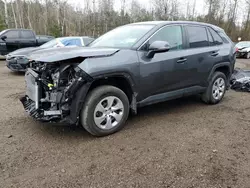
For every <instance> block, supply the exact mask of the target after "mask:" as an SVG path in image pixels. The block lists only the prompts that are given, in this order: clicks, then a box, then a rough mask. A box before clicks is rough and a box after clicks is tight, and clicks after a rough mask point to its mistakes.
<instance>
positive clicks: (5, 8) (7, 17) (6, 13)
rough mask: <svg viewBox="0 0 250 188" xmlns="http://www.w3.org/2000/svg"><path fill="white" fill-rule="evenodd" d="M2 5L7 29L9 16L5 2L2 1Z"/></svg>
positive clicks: (5, 0)
mask: <svg viewBox="0 0 250 188" xmlns="http://www.w3.org/2000/svg"><path fill="white" fill-rule="evenodd" d="M3 3H4V15H5V24H6V26H7V27H9V14H8V5H7V0H3Z"/></svg>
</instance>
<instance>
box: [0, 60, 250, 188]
mask: <svg viewBox="0 0 250 188" xmlns="http://www.w3.org/2000/svg"><path fill="white" fill-rule="evenodd" d="M249 65H250V61H248V60H244V59H240V60H238V63H237V66H238V67H241V68H247V67H249ZM0 77H1V79H0V96H1V98H0V110H1V115H0V126H1V127H0V151H1V152H0V182H1V184H0V187H3V188H7V187H18V188H19V187H74V188H75V187H143V188H145V187H178V188H179V187H180V188H182V187H183V188H187V187H189V188H191V187H195V188H196V187H204V188H210V187H211V188H214V187H225V188H230V187H231V188H233V187H237V188H248V187H250V136H249V135H250V116H249V114H250V100H249V98H250V94H249V93H240V92H234V91H229V92H228V93H227V94H226V97H225V99H224V101H223V102H222V103H221V104H219V105H216V106H207V105H205V104H203V103H201V102H200V100H199V99H198V98H196V97H191V98H186V99H179V100H175V101H171V102H167V103H162V104H158V105H153V106H149V107H146V108H142V109H139V114H138V115H137V116H132V117H130V118H129V120H128V122H127V126H126V127H125V129H124V130H122V131H121V132H119V133H117V134H115V135H112V136H109V137H105V138H95V137H92V136H90V135H89V134H87V133H86V132H85V131H84V129H82V128H79V127H62V126H58V125H53V124H43V123H39V122H35V121H34V120H32V119H31V118H30V117H28V116H27V115H26V114H25V113H24V110H23V107H22V105H21V104H20V102H19V100H18V98H19V96H20V95H22V94H23V93H24V75H23V74H13V73H11V72H10V71H9V70H8V69H7V68H6V67H5V66H4V62H0Z"/></svg>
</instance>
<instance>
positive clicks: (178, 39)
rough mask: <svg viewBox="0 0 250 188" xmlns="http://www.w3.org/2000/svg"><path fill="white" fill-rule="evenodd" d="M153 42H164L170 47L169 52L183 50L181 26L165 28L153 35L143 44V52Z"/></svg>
mask: <svg viewBox="0 0 250 188" xmlns="http://www.w3.org/2000/svg"><path fill="white" fill-rule="evenodd" d="M155 41H166V42H168V43H169V45H170V47H171V48H170V50H171V51H172V50H181V49H183V41H182V28H181V26H177V25H175V26H167V27H164V28H162V29H160V30H159V31H157V33H155V34H154V35H153V37H152V38H151V39H149V41H148V42H147V43H146V44H145V46H144V47H143V50H147V49H148V48H149V46H150V45H151V44H152V43H153V42H155Z"/></svg>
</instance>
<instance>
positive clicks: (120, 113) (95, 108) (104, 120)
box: [81, 86, 129, 136]
mask: <svg viewBox="0 0 250 188" xmlns="http://www.w3.org/2000/svg"><path fill="white" fill-rule="evenodd" d="M128 115H129V101H128V97H127V96H126V94H125V93H124V92H123V91H122V90H120V89H119V88H116V87H113V86H100V87H98V88H96V89H94V90H93V91H91V92H90V93H89V94H88V96H87V99H86V102H85V105H84V107H83V110H82V113H81V123H82V125H83V127H84V128H85V129H86V130H87V131H88V132H89V133H90V134H92V135H94V136H107V135H110V134H113V133H115V132H117V131H119V130H120V129H122V128H123V127H124V125H125V122H126V120H127V118H128Z"/></svg>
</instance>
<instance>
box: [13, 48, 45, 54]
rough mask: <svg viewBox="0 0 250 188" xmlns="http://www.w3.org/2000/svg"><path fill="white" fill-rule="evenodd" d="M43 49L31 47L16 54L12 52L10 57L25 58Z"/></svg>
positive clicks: (17, 51)
mask: <svg viewBox="0 0 250 188" xmlns="http://www.w3.org/2000/svg"><path fill="white" fill-rule="evenodd" d="M41 49H42V48H40V47H29V48H21V49H18V50H16V51H14V52H11V53H9V55H10V56H16V55H17V56H20V55H23V56H27V55H29V54H30V53H32V52H35V51H37V50H41Z"/></svg>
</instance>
